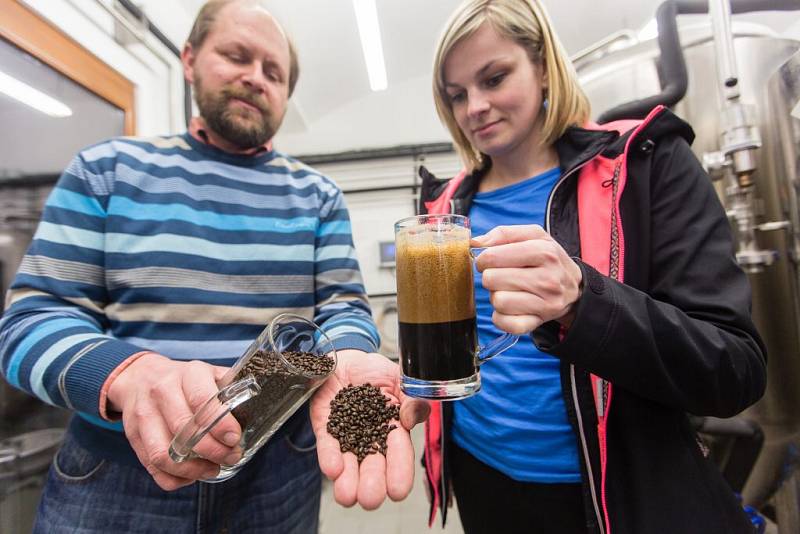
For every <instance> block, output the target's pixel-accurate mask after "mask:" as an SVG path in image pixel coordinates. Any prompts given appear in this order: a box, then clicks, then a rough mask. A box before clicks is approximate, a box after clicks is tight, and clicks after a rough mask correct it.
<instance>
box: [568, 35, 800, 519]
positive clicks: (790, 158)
mask: <svg viewBox="0 0 800 534" xmlns="http://www.w3.org/2000/svg"><path fill="white" fill-rule="evenodd" d="M732 33H733V42H734V50H735V56H736V60H737V61H736V63H737V65H738V69H739V90H740V98H741V102H742V103H744V104H747V105H749V106H750V107H751V108H750V109H751V111H752V112H753V115H752V121H753V122H752V124H753V125H754V126H756V127H757V128H758V130H759V131H760V136H761V142H762V145H761V148H760V149H758V150H756V151H755V153H756V169H757V170H756V171H755V173H754V174H753V175H752V179H753V182H754V187H753V190H754V198H753V199H752V200H753V202H752V204H753V205H752V206H751V207H752V209H753V213H754V215H755V220H754V221H753V224H752V225H751V226H752V228H751V230H754V231H753V232H752V233H753V234H754V235H755V244H756V247H757V248H758V250H759V251H762V252H766V253H768V254H767V256H768V258H769V261H768V262H767V263H765V264H763V265H759V266H758V268H753V269H749V270H750V271H752V272H751V273H750V274H749V276H750V282H751V284H752V287H753V316H754V320H755V322H756V325H757V327H758V329H759V331H760V333H761V335H762V336H763V338H764V341H765V342H766V344H767V347H768V352H769V363H768V385H767V392H766V394H765V396H764V398H763V399H762V400H761V401H759V402H758V403H757V404H756V405H755V406H753V407H752V408H750V409H749V410H747V411H746V412H745V413H744V414H743V415H744V417H749V418H752V419H754V420H756V421H757V422H758V423H759V424H760V425H761V427H762V429H763V431H764V437H765V441H764V447H763V449H762V452H761V454H760V455H759V457H758V460H757V462H756V464H755V467H754V468H753V471H752V474H751V476H750V478H749V479H748V481H747V484H746V485H745V487H744V490H743V499H744V502H745V503H747V504H752V505H754V506H756V507H761V506H763V505H764V504H765V503H766V502H767V501H768V500H769V499H773V500H772V501H771V503H772V504H773V505H775V506H776V508H778V515H779V516H781V515H783V516H784V517H783V518H781V517H779V518H778V519H779V526H781V527H782V528H781V533H783V532H790V530H786V528H785V527H786V525H787V524H789V523H792V524H794V525H797V524H800V523H798V521H797V514H798V512H797V507H798V501H797V496H798V487H799V486H798V483H797V469H796V467H795V465H796V463H797V455H798V449H799V448H800V447H798V445H800V306H798V301H800V299H799V298H798V268H797V261H798V257H800V247H798V232H800V218H799V217H798V203H797V191H798V187H799V186H800V174H798V173H799V172H800V120H798V118H794V117H792V115H791V111H792V110H797V109H798V108H797V106H798V101H800V53H798V50H800V42H798V41H794V40H790V39H784V38H778V37H776V36H775V35H774V34H772V32H770V31H768V30H766V29H764V28H759V27H756V26H753V25H747V26H746V25H741V24H734V25H733V32H732ZM680 35H681V46H682V48H683V51H684V55H685V59H686V66H687V71H688V90H687V93H686V95H685V97H684V98H683V99H682V100H681V101H680V102H679V103H678V104H677V105H676V106H675V108H674V111H675V112H676V113H677V114H678V115H679V116H681V117H682V118H684V119H685V120H686V121H688V122H689V123H690V124H691V125H692V126H693V127H694V130H695V133H696V134H697V137H696V140H695V142H694V144H693V146H692V148H693V150H694V151H695V153H696V155H697V156H698V158H700V159H701V161H702V160H703V158H704V156H706V155H707V154H712V153H714V152H717V151H719V150H720V144H721V134H722V132H723V131H724V128H725V125H724V124H722V123H721V113H720V111H719V110H720V109H722V108H723V105H724V104H725V102H723V99H724V96H723V95H722V94H721V91H719V90H718V89H717V87H718V86H719V83H718V80H717V69H716V56H715V49H714V43H713V35H712V30H711V27H710V26H705V27H694V28H683V29H682V30H681V32H680ZM616 45H617V46H620V45H619V42H617V43H616ZM659 55H660V52H659V49H658V45H657V43H656V41H655V40H649V41H645V42H641V43H633V44H632V42H631V39H628V40H627V43H626V44H623V45H622V47H621V49H617V50H614V51H610V52H609V51H608V49H600V50H597V51H595V53H594V54H588V55H586V56H585V57H583V58H582V59H580V60H579V61H577V62H576V68H577V70H578V74H579V77H580V79H581V81H582V84H583V87H584V89H585V90H586V92H587V94H588V96H589V100H590V101H591V104H592V109H593V116H598V115H600V114H601V113H602V112H604V111H606V110H608V109H610V108H613V107H615V106H617V105H619V104H623V103H626V102H630V101H633V100H637V99H641V98H644V97H648V96H651V95H655V94H658V93H659V92H660V91H661V85H660V83H659V77H658V70H657V60H658V58H659ZM706 159H708V158H706ZM716 186H717V190H718V193H719V195H720V198H721V200H722V201H723V204H724V205H725V206H726V209H727V210H728V211H729V214H731V215H734V213H733V212H734V211H735V210H736V208H737V207H736V206H734V205H733V201H732V197H730V189H729V188H727V190H726V184H725V183H724V182H723V181H718V182H716ZM731 220H732V223H734V224H733V227H734V229H735V235H737V239H738V240H739V243H740V245H739V246H740V250H741V241H742V239H743V238H742V235H741V231H740V229H739V227H738V226H739V225H737V224H735V220H734V219H733V218H732V219H731ZM755 271H760V272H755ZM787 475H789V476H788V478H789V480H787ZM792 478H793V480H792ZM779 488H783V491H781V490H780V489H779ZM792 501H793V502H792ZM787 514H788V515H792V514H793V515H794V517H786V516H787ZM782 519H783V521H782ZM781 523H783V525H781ZM792 528H793V527H792ZM792 532H794V531H792Z"/></svg>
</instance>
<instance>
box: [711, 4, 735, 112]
mask: <svg viewBox="0 0 800 534" xmlns="http://www.w3.org/2000/svg"><path fill="white" fill-rule="evenodd" d="M708 10H709V13H710V14H711V24H712V27H713V34H714V49H715V50H716V51H717V75H718V76H719V81H720V85H721V87H722V88H723V89H722V92H723V95H722V96H723V97H724V98H723V101H724V100H726V99H727V100H729V101H732V100H736V99H738V98H739V88H738V84H739V76H738V70H737V67H736V54H735V52H734V50H733V31H731V6H730V3H729V1H728V0H709V2H708Z"/></svg>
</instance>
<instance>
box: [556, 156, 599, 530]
mask: <svg viewBox="0 0 800 534" xmlns="http://www.w3.org/2000/svg"><path fill="white" fill-rule="evenodd" d="M596 156H597V154H595V155H594V156H592V157H591V158H589V159H587V160H586V161H584V162H583V163H581V164H580V165H578V166H577V167H575V168H573V169H572V170H570V171H569V172H568V173H567V174H565V175H564V176H562V177H561V178H560V179H559V180H558V182H556V185H555V186H553V190H552V191H550V196H549V197H548V198H547V209H546V210H545V224H544V229H545V231H546V232H548V233H549V232H550V208H551V205H552V202H553V197H555V194H556V191H557V190H558V188H559V187H560V186H561V184H562V183H564V181H565V180H566V179H567V178H569V177H570V176H571V175H572V174H574V173H575V172H576V171H578V170H580V169H582V168H583V167H584V166H585V165H586V164H587V163H589V162H590V161H591V160H592V159H594V158H595V157H596ZM569 373H570V389H571V390H572V401H573V403H574V404H575V415H576V417H577V419H578V434H580V438H581V449H582V452H583V459H584V461H585V463H586V471H587V473H588V475H589V490H590V492H591V494H592V506H593V507H594V513H595V516H596V517H597V525H598V527H599V528H600V532H601V534H605V531H606V530H605V520H604V518H603V514H602V512H601V511H600V506H599V504H598V502H597V488H595V485H594V474H593V471H592V461H591V458H589V445H588V443H587V442H586V435H585V433H584V431H583V417H582V416H581V408H580V402H579V401H578V390H577V386H576V384H575V366H574V365H573V364H570V365H569Z"/></svg>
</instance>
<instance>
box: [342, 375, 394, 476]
mask: <svg viewBox="0 0 800 534" xmlns="http://www.w3.org/2000/svg"><path fill="white" fill-rule="evenodd" d="M389 402H390V399H389V398H388V397H386V396H385V395H384V394H383V393H382V392H381V390H380V389H378V388H377V387H375V386H373V385H371V384H369V383H367V384H363V385H360V386H353V385H350V386H347V387H344V388H342V389H341V390H339V392H338V393H337V394H336V397H334V399H333V400H332V401H331V413H330V416H329V417H328V433H329V434H330V435H331V436H333V437H334V438H336V439H337V440H338V441H339V449H340V450H341V451H342V452H352V453H353V454H355V455H356V456H357V457H358V462H359V463H361V461H362V460H363V459H364V458H366V457H367V456H368V455H370V454H374V453H376V452H379V453H381V454H384V455H385V454H386V438H387V436H388V435H389V432H391V431H392V430H394V429H395V428H397V425H393V424H390V422H391V421H393V420H395V421H396V420H399V418H400V407H399V406H398V405H396V404H388V403H389Z"/></svg>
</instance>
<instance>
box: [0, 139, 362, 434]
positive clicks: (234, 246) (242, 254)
mask: <svg viewBox="0 0 800 534" xmlns="http://www.w3.org/2000/svg"><path fill="white" fill-rule="evenodd" d="M6 305H7V310H6V312H5V314H4V315H3V318H2V321H0V358H1V360H0V361H1V362H2V371H3V374H4V376H5V377H6V379H7V380H8V382H9V383H11V384H12V385H13V386H16V387H18V388H21V389H23V390H26V391H28V392H30V393H32V394H34V395H36V396H37V397H39V398H40V399H42V400H44V401H45V402H48V403H50V404H53V405H57V406H62V407H66V408H69V409H73V410H76V411H78V412H79V413H80V414H81V415H82V416H83V417H84V418H85V419H87V420H89V421H91V422H93V423H95V424H96V425H99V426H103V427H110V428H113V429H116V430H121V425H120V424H119V423H108V422H106V421H104V420H102V419H101V418H100V417H99V398H100V390H101V388H102V385H103V383H104V382H105V380H106V378H107V377H108V376H109V375H110V374H111V372H112V371H113V370H114V368H115V367H117V366H118V365H119V364H120V363H122V362H123V361H124V360H125V359H127V358H128V357H129V356H131V355H132V354H134V353H137V352H140V351H142V350H152V351H155V352H158V353H160V354H163V355H165V356H169V357H171V358H174V359H179V360H190V359H197V360H203V361H206V362H209V363H213V364H217V365H230V364H232V363H233V361H234V360H235V359H236V358H237V357H238V356H240V355H241V353H242V352H243V351H244V350H245V349H246V348H247V346H248V345H249V344H250V343H251V342H252V340H253V339H254V338H255V337H257V336H258V334H259V333H260V332H261V330H262V329H263V327H264V325H265V324H267V323H268V322H269V321H270V319H271V318H272V317H274V316H275V315H277V314H279V313H281V312H287V311H290V312H293V313H297V314H299V315H303V316H305V317H307V318H309V319H313V320H314V321H316V322H317V324H320V325H322V327H323V329H324V330H325V331H326V333H327V334H328V335H329V336H330V337H331V338H332V339H333V340H334V342H335V344H336V346H337V348H356V349H362V350H365V351H373V350H375V347H376V346H377V344H378V333H377V330H376V329H375V326H374V324H373V322H372V319H371V316H370V310H369V306H368V304H367V299H366V296H365V291H364V286H363V283H362V280H361V275H360V272H359V268H358V261H357V259H356V255H355V250H354V248H353V240H352V236H351V230H350V220H349V216H348V213H347V208H346V207H345V204H344V199H343V196H342V193H341V191H340V190H339V189H338V188H337V187H336V185H335V184H334V183H333V182H332V181H331V180H329V179H328V178H326V177H324V176H322V175H320V174H319V173H317V172H315V171H314V170H313V169H311V168H310V167H308V166H306V165H304V164H302V163H300V162H299V161H297V160H295V159H293V158H291V157H288V156H286V155H284V154H281V153H280V152H277V151H272V152H266V153H264V154H261V155H258V156H237V155H232V154H228V153H226V152H223V151H221V150H218V149H216V148H214V147H211V146H208V145H204V144H202V143H200V142H198V141H197V140H195V139H194V138H193V137H191V136H190V135H189V134H183V135H179V136H173V137H157V138H152V139H142V138H119V139H114V140H110V141H107V142H103V143H100V144H98V145H95V146H92V147H90V148H88V149H86V150H84V151H82V152H81V153H80V154H78V155H77V156H76V157H75V159H73V161H72V162H71V163H70V165H69V167H68V168H67V169H66V171H65V172H64V174H63V175H62V176H61V178H60V179H59V181H58V184H57V185H56V187H55V188H54V189H53V191H52V193H51V195H50V197H49V198H48V201H47V204H46V206H45V210H44V213H43V215H42V220H41V223H40V224H39V227H38V229H37V231H36V234H35V236H34V238H33V241H32V243H31V246H30V248H29V249H28V251H27V254H26V255H25V257H24V259H23V260H22V263H21V265H20V268H19V272H18V273H17V276H16V278H15V280H14V282H13V284H12V286H11V288H10V290H9V292H8V294H7V296H6Z"/></svg>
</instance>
